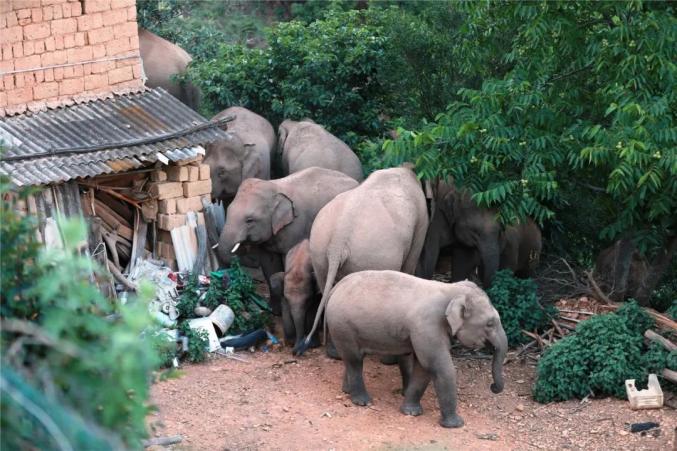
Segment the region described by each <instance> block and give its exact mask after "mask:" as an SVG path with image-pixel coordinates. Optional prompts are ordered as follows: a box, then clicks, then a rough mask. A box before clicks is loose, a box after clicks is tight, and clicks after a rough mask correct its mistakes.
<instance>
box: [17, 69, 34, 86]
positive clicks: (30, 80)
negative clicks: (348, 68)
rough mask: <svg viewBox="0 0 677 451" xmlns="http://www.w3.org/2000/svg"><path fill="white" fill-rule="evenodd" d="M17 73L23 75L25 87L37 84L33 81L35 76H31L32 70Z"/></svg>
mask: <svg viewBox="0 0 677 451" xmlns="http://www.w3.org/2000/svg"><path fill="white" fill-rule="evenodd" d="M17 75H19V76H23V78H24V86H26V87H33V86H35V85H36V84H37V83H36V81H35V77H34V76H33V72H28V73H25V72H24V73H21V74H17Z"/></svg>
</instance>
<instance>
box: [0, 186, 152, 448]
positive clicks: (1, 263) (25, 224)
mask: <svg viewBox="0 0 677 451" xmlns="http://www.w3.org/2000/svg"><path fill="white" fill-rule="evenodd" d="M0 185H1V186H0V197H2V201H1V203H0V204H1V208H0V213H1V215H0V216H1V217H0V237H1V240H0V268H1V274H2V291H1V294H0V302H1V312H2V315H1V316H2V335H1V344H2V349H3V357H2V367H3V370H4V369H5V368H7V369H8V370H12V371H14V372H15V373H17V374H20V375H21V378H22V380H23V382H25V383H26V384H29V385H30V387H29V386H28V385H27V386H26V387H23V388H21V390H22V391H25V393H26V394H28V393H29V392H33V393H34V392H37V393H38V394H37V395H35V397H34V398H35V399H36V402H38V401H37V397H38V396H39V397H40V398H41V400H40V403H41V404H44V405H53V404H59V405H62V406H64V408H66V409H68V410H71V411H74V412H77V414H78V415H80V416H81V417H82V418H86V419H87V421H88V422H91V423H94V425H95V426H98V427H101V428H103V429H105V430H107V431H108V434H110V435H111V436H114V435H117V436H119V437H120V438H121V439H122V441H124V442H125V443H126V445H127V446H129V447H133V448H137V447H139V443H140V440H141V439H142V438H143V437H145V436H146V429H145V417H146V415H147V413H148V406H147V403H146V402H147V399H148V395H149V384H150V374H151V372H152V371H153V369H154V368H155V367H156V365H157V364H158V359H157V356H156V355H155V353H154V352H153V350H152V347H151V344H150V342H149V341H148V340H141V339H139V337H140V335H141V333H142V331H144V330H145V329H146V328H147V327H148V326H149V325H150V324H151V321H150V317H149V315H148V306H147V302H146V300H147V299H149V298H150V296H151V295H152V294H151V292H150V291H149V290H148V289H149V287H145V286H142V293H141V295H140V296H139V297H138V298H137V299H135V300H132V301H130V302H128V303H127V304H125V305H124V306H119V305H117V304H114V303H111V302H110V301H109V300H107V299H105V298H104V297H103V296H102V294H101V293H100V292H99V290H98V289H97V287H96V285H95V284H93V283H91V281H90V280H91V279H90V277H91V275H92V271H95V272H96V271H97V268H96V267H93V266H92V261H91V260H90V259H88V258H86V257H84V256H81V255H80V253H79V252H78V251H77V249H78V248H79V246H80V244H81V243H83V240H84V238H85V236H86V229H85V225H84V222H82V221H81V220H69V221H59V225H60V230H61V232H62V238H63V241H64V248H63V249H41V250H39V247H38V246H37V245H36V243H35V228H34V224H33V223H32V222H30V220H29V219H27V218H19V217H17V216H16V214H15V213H14V210H13V209H14V205H13V202H12V200H11V199H12V196H6V192H7V189H8V184H7V181H6V180H5V179H2V180H0ZM112 318H116V319H112ZM7 374H9V373H7ZM3 377H5V374H4V373H3ZM8 377H9V376H8ZM3 390H4V385H3ZM34 394H35V393H34ZM27 396H28V395H27ZM31 396H33V395H31ZM1 399H2V402H1V403H0V404H1V409H2V414H1V415H0V417H1V421H2V437H1V438H0V445H1V446H0V447H2V448H3V449H18V448H22V449H26V447H27V446H28V447H29V448H30V447H37V448H50V447H55V446H56V445H54V444H53V443H52V444H48V443H45V442H42V441H41V440H42V439H45V440H46V439H48V438H49V437H51V439H52V440H56V439H55V438H54V437H55V436H54V435H53V434H51V431H52V430H51V429H49V428H47V429H45V427H43V425H44V424H45V423H44V422H43V421H40V420H38V419H37V418H36V417H34V416H33V415H32V414H30V413H29V412H30V409H28V408H27V407H26V404H25V403H22V402H18V403H13V402H11V400H10V399H9V398H8V397H7V396H5V393H3V396H2V398H1ZM12 399H15V400H16V398H12ZM43 413H44V416H43V417H41V418H49V416H50V415H55V414H56V412H55V411H47V412H43ZM26 424H30V425H32V427H30V428H28V429H27V428H26ZM27 430H28V431H32V432H31V433H29V434H28V435H26V431H27ZM38 430H40V431H43V432H44V434H41V433H37V432H35V431H38ZM61 440H66V441H67V442H69V443H72V444H75V443H81V442H79V438H77V437H73V436H66V437H62V438H61Z"/></svg>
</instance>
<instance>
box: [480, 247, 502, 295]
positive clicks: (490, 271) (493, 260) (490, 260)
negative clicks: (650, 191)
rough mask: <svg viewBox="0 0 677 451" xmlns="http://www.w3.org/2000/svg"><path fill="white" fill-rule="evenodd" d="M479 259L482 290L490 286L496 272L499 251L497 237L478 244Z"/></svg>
mask: <svg viewBox="0 0 677 451" xmlns="http://www.w3.org/2000/svg"><path fill="white" fill-rule="evenodd" d="M478 247H479V251H480V257H481V261H482V274H481V276H482V285H484V288H485V289H486V288H489V287H490V286H491V281H492V280H494V276H495V275H496V271H498V265H499V260H500V257H501V249H500V246H499V245H498V237H495V238H494V237H491V238H488V239H486V240H484V241H481V242H480V243H478Z"/></svg>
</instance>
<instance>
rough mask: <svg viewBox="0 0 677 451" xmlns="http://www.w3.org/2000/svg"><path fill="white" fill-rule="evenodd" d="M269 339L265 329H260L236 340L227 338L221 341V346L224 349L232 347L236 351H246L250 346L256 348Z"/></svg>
mask: <svg viewBox="0 0 677 451" xmlns="http://www.w3.org/2000/svg"><path fill="white" fill-rule="evenodd" d="M267 339H268V333H267V332H266V331H265V330H263V329H259V330H255V331H254V332H251V333H249V334H246V335H242V336H240V337H236V338H228V337H225V338H223V339H221V346H223V347H224V348H225V347H232V348H235V349H244V348H249V347H250V346H255V345H256V344H258V343H260V342H262V341H264V340H267Z"/></svg>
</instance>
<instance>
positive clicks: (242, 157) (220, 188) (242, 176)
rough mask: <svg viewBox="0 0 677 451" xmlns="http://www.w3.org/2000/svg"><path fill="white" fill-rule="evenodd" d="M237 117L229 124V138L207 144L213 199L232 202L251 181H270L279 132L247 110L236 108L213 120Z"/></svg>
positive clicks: (206, 159) (227, 132)
mask: <svg viewBox="0 0 677 451" xmlns="http://www.w3.org/2000/svg"><path fill="white" fill-rule="evenodd" d="M227 116H234V117H235V120H233V121H231V122H228V123H227V125H226V137H225V138H223V139H220V140H218V141H216V142H213V143H210V144H207V145H206V146H205V149H206V151H207V154H206V156H205V159H204V162H205V163H206V164H208V165H209V168H210V173H211V179H212V196H214V197H215V198H217V199H221V200H223V201H225V202H229V201H230V200H232V199H233V197H235V194H236V193H237V189H238V187H239V186H240V184H241V183H242V182H243V181H244V180H246V179H248V178H257V179H263V180H268V179H270V163H271V158H272V157H273V152H274V151H275V131H274V129H273V126H272V125H270V122H268V121H267V120H266V119H265V118H264V117H262V116H259V115H258V114H256V113H254V112H252V111H249V110H248V109H246V108H242V107H239V106H233V107H230V108H227V109H225V110H223V111H221V112H220V113H219V114H217V115H216V116H214V117H213V119H221V118H224V117H227Z"/></svg>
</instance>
